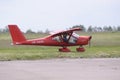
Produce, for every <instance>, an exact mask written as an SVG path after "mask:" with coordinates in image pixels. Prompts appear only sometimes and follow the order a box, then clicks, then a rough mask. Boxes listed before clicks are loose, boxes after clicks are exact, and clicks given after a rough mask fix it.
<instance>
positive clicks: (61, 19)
mask: <svg viewBox="0 0 120 80" xmlns="http://www.w3.org/2000/svg"><path fill="white" fill-rule="evenodd" d="M8 24H17V25H18V26H19V27H20V28H21V29H22V30H23V31H25V30H26V29H30V28H31V29H32V30H33V31H37V30H46V29H49V30H58V29H66V28H69V27H72V26H73V25H79V24H83V25H85V26H86V27H88V26H89V25H93V26H104V25H111V26H112V25H114V26H118V25H120V0H0V28H3V27H5V26H6V25H8Z"/></svg>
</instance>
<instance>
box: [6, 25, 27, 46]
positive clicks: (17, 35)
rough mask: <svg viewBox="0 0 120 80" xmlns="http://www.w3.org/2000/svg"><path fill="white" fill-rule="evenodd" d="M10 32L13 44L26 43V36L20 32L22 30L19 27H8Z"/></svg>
mask: <svg viewBox="0 0 120 80" xmlns="http://www.w3.org/2000/svg"><path fill="white" fill-rule="evenodd" d="M8 27H9V31H10V34H11V37H12V40H13V44H17V43H19V42H22V41H26V38H25V36H24V35H23V33H22V32H21V31H20V29H19V28H18V27H17V25H8Z"/></svg>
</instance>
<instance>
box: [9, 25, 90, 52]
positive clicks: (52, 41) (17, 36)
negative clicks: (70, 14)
mask: <svg viewBox="0 0 120 80" xmlns="http://www.w3.org/2000/svg"><path fill="white" fill-rule="evenodd" d="M8 27H9V31H10V34H11V37H12V41H13V45H38V46H60V47H62V48H60V49H59V51H60V52H70V51H71V50H70V49H69V48H67V46H79V47H78V48H76V51H78V52H84V51H85V48H84V47H83V45H87V44H89V45H90V40H91V38H92V36H79V35H78V34H76V33H74V31H80V30H81V29H80V28H73V29H69V30H65V31H60V32H57V33H52V34H51V35H49V36H46V37H43V38H37V39H31V40H27V39H26V38H25V36H24V35H23V33H22V32H21V31H20V29H19V28H18V27H17V25H8Z"/></svg>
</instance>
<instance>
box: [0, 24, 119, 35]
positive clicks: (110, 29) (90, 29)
mask: <svg viewBox="0 0 120 80" xmlns="http://www.w3.org/2000/svg"><path fill="white" fill-rule="evenodd" d="M71 28H81V29H82V31H83V32H117V31H120V26H103V27H97V26H91V25H90V26H89V27H88V28H86V27H85V26H84V25H75V26H72V27H71ZM6 32H9V30H8V28H7V27H5V28H4V29H0V33H6ZM49 32H50V31H49V29H46V30H45V32H43V31H42V30H41V31H37V32H34V31H32V30H31V29H28V30H27V31H26V32H25V33H49Z"/></svg>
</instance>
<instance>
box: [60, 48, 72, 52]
mask: <svg viewBox="0 0 120 80" xmlns="http://www.w3.org/2000/svg"><path fill="white" fill-rule="evenodd" d="M59 51H60V52H71V51H70V49H69V48H67V47H63V48H60V49H59Z"/></svg>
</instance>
